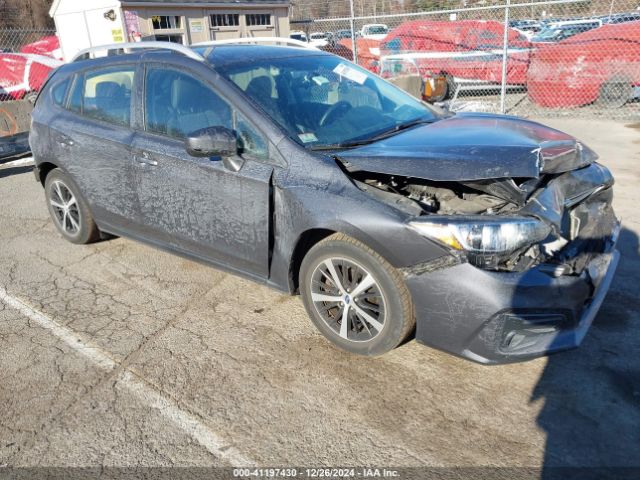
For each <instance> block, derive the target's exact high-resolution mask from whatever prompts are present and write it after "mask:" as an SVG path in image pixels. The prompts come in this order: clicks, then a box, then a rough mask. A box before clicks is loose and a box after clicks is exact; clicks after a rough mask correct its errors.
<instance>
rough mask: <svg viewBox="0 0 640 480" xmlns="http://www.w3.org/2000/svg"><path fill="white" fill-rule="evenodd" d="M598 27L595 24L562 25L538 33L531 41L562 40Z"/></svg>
mask: <svg viewBox="0 0 640 480" xmlns="http://www.w3.org/2000/svg"><path fill="white" fill-rule="evenodd" d="M597 26H598V24H597V23H581V24H574V25H563V26H561V27H555V28H548V29H544V30H542V31H540V33H538V34H537V35H536V36H535V37H534V38H533V40H534V41H544V40H563V39H565V38H569V37H572V36H573V35H576V34H578V33H582V32H586V31H587V30H591V29H593V28H596V27H597Z"/></svg>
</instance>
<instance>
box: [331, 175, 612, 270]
mask: <svg viewBox="0 0 640 480" xmlns="http://www.w3.org/2000/svg"><path fill="white" fill-rule="evenodd" d="M343 166H344V167H346V168H345V169H344V170H345V172H346V173H347V174H348V175H349V176H350V177H351V179H352V180H353V181H354V183H355V184H356V185H357V186H358V187H359V188H360V189H361V190H363V191H366V192H367V193H369V194H370V195H372V196H374V197H376V198H378V199H379V200H380V201H383V202H385V203H387V204H390V205H393V206H394V207H396V208H398V209H400V210H402V211H404V212H406V213H407V214H409V215H412V216H416V217H420V218H424V217H426V216H429V215H438V216H440V215H451V216H452V218H456V217H460V216H465V215H473V216H476V217H477V216H478V215H482V216H485V215H486V216H487V217H491V216H498V217H503V216H509V215H512V216H513V215H517V216H531V217H534V218H536V219H539V220H541V221H543V222H545V223H546V224H547V225H549V226H550V232H551V233H550V234H549V235H548V237H547V238H545V240H544V241H541V242H538V243H535V244H533V245H527V246H526V247H523V248H520V249H518V250H516V251H514V252H510V254H509V255H502V256H500V255H491V254H482V255H477V254H476V255H466V257H465V258H463V259H462V261H469V262H470V263H473V264H475V265H476V266H479V267H481V268H485V269H490V270H498V271H524V270H526V269H528V268H531V267H533V266H536V265H541V266H542V268H544V269H547V270H548V271H549V273H550V274H552V275H554V276H559V275H580V274H581V273H582V272H583V271H584V269H585V267H586V265H587V264H588V263H589V261H590V260H591V259H592V258H593V257H594V256H596V255H598V254H600V253H602V252H603V251H605V250H606V248H607V246H608V242H610V241H611V237H612V232H613V231H614V230H615V229H616V228H617V224H618V221H617V219H616V217H615V215H614V213H613V209H612V208H611V201H612V196H613V194H612V189H611V188H610V187H611V186H612V185H613V178H612V177H611V175H610V173H609V172H608V170H606V169H605V168H603V167H601V166H600V165H598V164H596V163H594V164H592V165H589V166H587V167H584V168H580V169H576V170H572V171H570V172H565V173H558V174H545V175H541V176H540V177H539V178H513V179H512V178H503V179H495V180H479V181H464V182H454V181H451V182H447V181H432V180H426V179H421V178H415V177H404V176H398V175H389V174H383V173H374V172H367V171H362V170H356V171H349V168H348V166H347V165H343ZM488 220H489V218H488ZM461 258H462V256H461Z"/></svg>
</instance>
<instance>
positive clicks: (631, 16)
mask: <svg viewBox="0 0 640 480" xmlns="http://www.w3.org/2000/svg"><path fill="white" fill-rule="evenodd" d="M600 19H601V20H602V23H603V24H608V23H625V22H636V21H638V20H640V12H628V13H616V14H613V15H605V16H603V17H601V18H600Z"/></svg>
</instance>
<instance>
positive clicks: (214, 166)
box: [133, 64, 273, 278]
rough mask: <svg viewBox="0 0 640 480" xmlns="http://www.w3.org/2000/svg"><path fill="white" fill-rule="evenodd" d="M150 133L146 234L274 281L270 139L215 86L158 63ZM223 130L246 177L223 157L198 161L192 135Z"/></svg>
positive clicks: (139, 165)
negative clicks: (230, 134) (189, 145)
mask: <svg viewBox="0 0 640 480" xmlns="http://www.w3.org/2000/svg"><path fill="white" fill-rule="evenodd" d="M144 83H145V92H144V94H143V96H144V99H145V100H144V104H145V118H144V131H141V132H138V134H137V135H136V138H135V140H134V144H133V148H134V154H135V155H136V162H135V163H136V168H135V177H136V184H137V190H138V198H139V201H140V211H141V215H142V224H143V226H144V228H145V236H146V237H147V238H148V239H149V240H151V241H155V242H156V243H162V244H166V245H169V246H170V247H171V248H172V249H175V250H178V251H183V252H186V253H189V254H192V255H196V256H198V257H200V258H203V259H206V260H209V261H213V262H215V263H218V264H221V265H223V266H226V267H228V268H230V269H235V270H239V271H242V272H245V273H248V274H250V275H252V276H256V277H260V278H266V276H267V274H268V260H269V229H270V218H269V210H270V207H269V198H270V179H271V175H272V171H273V167H272V165H271V164H270V163H269V162H268V161H267V160H268V148H267V141H266V139H265V138H264V137H263V136H262V134H261V133H260V132H259V131H258V129H256V128H255V127H254V126H253V125H252V124H251V122H249V121H248V120H247V119H246V118H244V117H243V116H242V115H240V114H239V113H238V112H236V111H235V109H233V108H232V106H231V105H230V104H229V103H228V102H227V101H225V100H224V99H223V98H222V97H221V96H220V95H219V94H218V93H217V92H216V91H215V89H214V88H213V86H212V85H210V84H209V83H207V82H206V81H204V80H203V79H201V78H199V77H197V76H196V75H195V74H192V73H189V72H187V71H184V70H177V69H174V68H171V67H167V66H163V65H154V64H150V65H148V66H147V70H146V76H145V82H144ZM211 126H223V127H226V128H228V129H230V130H233V131H235V132H236V134H237V136H238V138H239V142H240V144H241V146H242V152H241V153H240V154H239V155H241V158H237V160H239V161H244V164H243V165H242V168H241V169H240V170H239V171H232V170H230V169H228V168H226V167H225V166H224V164H223V162H222V159H221V158H219V157H213V158H195V157H191V156H190V155H189V154H188V153H187V152H186V149H185V144H184V137H185V136H186V135H188V134H189V133H191V132H194V131H196V130H199V129H202V128H205V127H211Z"/></svg>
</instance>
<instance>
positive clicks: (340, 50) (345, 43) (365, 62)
mask: <svg viewBox="0 0 640 480" xmlns="http://www.w3.org/2000/svg"><path fill="white" fill-rule="evenodd" d="M320 48H321V49H322V50H324V51H326V52H330V53H333V54H334V55H339V56H341V57H343V58H346V59H347V60H351V61H353V40H352V39H351V38H343V39H342V40H340V41H339V42H338V43H329V44H327V45H325V46H323V47H320ZM356 49H357V50H358V65H361V66H363V67H364V68H366V69H367V70H369V71H371V72H373V73H379V72H380V42H379V41H378V40H373V39H370V38H357V39H356Z"/></svg>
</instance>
